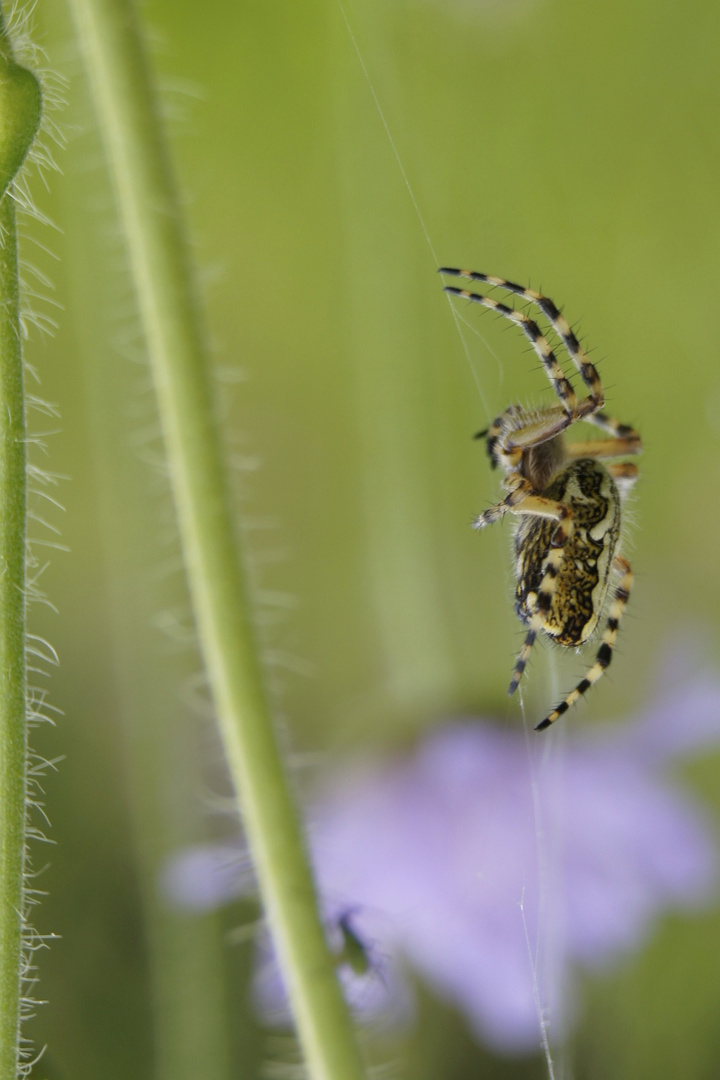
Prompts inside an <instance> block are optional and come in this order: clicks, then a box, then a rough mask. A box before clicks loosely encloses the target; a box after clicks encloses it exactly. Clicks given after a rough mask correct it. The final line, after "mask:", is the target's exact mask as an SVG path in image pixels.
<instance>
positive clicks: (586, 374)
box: [438, 266, 605, 416]
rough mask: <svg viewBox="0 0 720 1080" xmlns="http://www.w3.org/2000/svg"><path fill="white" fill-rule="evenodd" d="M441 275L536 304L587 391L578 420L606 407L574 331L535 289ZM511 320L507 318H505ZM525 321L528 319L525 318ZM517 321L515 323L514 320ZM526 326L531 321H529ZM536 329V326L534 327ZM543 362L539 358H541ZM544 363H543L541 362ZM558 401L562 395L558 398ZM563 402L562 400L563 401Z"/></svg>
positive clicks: (460, 273)
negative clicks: (473, 282)
mask: <svg viewBox="0 0 720 1080" xmlns="http://www.w3.org/2000/svg"><path fill="white" fill-rule="evenodd" d="M438 273H440V274H452V275H454V276H455V277H464V278H469V279H470V280H471V281H483V282H485V283H486V284H488V285H492V286H493V287H495V288H499V289H506V290H507V291H508V292H511V293H513V294H514V295H515V296H520V297H522V299H523V300H527V301H529V302H530V303H531V304H535V305H536V306H537V307H538V308H539V309H540V311H541V312H542V313H543V315H544V316H545V318H546V319H547V320H548V322H549V323H550V325H551V326H552V328H553V330H554V331H555V333H556V334H557V335H558V337H559V338H560V339H561V340H562V343H563V345H564V346H565V348H566V349H567V351H568V355H569V356H570V359H571V360H572V362H573V364H574V365H575V367H576V368H577V370H578V371H579V373H580V378H581V379H582V381H583V382H584V383H585V385H586V386H587V388H588V390H589V395H588V397H587V398H585V399H584V400H583V401H581V402H580V404H579V406H578V413H579V415H580V416H587V415H588V414H589V413H591V412H595V411H596V410H597V409H601V408H602V407H603V405H604V403H605V393H604V391H603V387H602V382H601V381H600V376H599V375H598V372H597V368H596V367H595V365H594V364H591V363H590V360H589V359H588V355H587V353H586V352H585V350H584V349H583V348H582V346H581V345H580V342H579V341H578V339H577V337H576V335H575V333H574V331H573V329H572V328H571V326H570V324H569V323H568V321H567V319H566V318H565V316H564V315H563V314H562V312H561V311H560V309H559V307H557V305H556V304H555V303H554V302H553V301H552V300H551V299H550V298H549V297H547V296H543V295H542V293H539V292H536V290H535V289H526V288H525V286H524V285H517V284H516V283H515V282H514V281H506V280H505V278H499V277H492V276H490V275H489V274H480V273H478V272H477V271H476V270H455V269H452V268H451V267H448V266H442V267H440V270H439V271H438ZM445 292H452V293H456V294H457V295H459V296H466V297H467V298H468V299H472V300H476V302H477V303H483V301H485V300H487V297H483V298H482V299H481V298H479V296H478V294H476V293H468V292H465V291H463V290H461V289H453V288H448V287H446V288H445ZM485 306H486V307H490V306H491V305H490V304H489V303H486V304H485ZM503 308H505V309H506V310H509V311H512V310H513V309H512V308H506V305H505V304H501V305H499V308H498V310H500V313H501V314H503V315H504V314H505V311H503V310H502V309H503ZM507 317H508V318H510V316H507ZM525 318H527V316H525ZM513 321H516V320H513ZM528 322H530V320H529V319H528ZM533 325H535V324H533ZM528 336H529V335H528ZM541 359H542V357H541ZM543 362H544V361H543ZM558 396H559V397H562V395H560V394H558ZM563 402H564V399H563Z"/></svg>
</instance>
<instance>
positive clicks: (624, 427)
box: [586, 412, 642, 454]
mask: <svg viewBox="0 0 720 1080" xmlns="http://www.w3.org/2000/svg"><path fill="white" fill-rule="evenodd" d="M586 419H587V421H588V423H589V424H595V426H596V427H599V428H602V429H603V431H608V432H609V433H610V434H611V435H614V436H615V438H616V439H630V440H632V441H633V442H637V445H638V449H637V450H634V451H633V453H636V454H639V453H640V451H641V450H642V443H641V441H640V436H639V435H638V433H637V431H636V430H635V428H634V427H631V426H630V424H621V423H620V421H619V420H615V419H614V417H612V416H608V415H607V413H604V412H594V413H593V414H592V416H588V417H587V418H586Z"/></svg>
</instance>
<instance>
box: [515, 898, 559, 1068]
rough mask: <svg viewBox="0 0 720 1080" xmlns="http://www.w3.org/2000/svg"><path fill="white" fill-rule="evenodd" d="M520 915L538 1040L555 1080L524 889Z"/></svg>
mask: <svg viewBox="0 0 720 1080" xmlns="http://www.w3.org/2000/svg"><path fill="white" fill-rule="evenodd" d="M520 915H521V917H522V924H523V932H524V934H525V944H526V945H527V951H528V960H529V961H530V970H531V971H532V981H533V997H534V999H535V1008H536V1009H537V1014H538V1020H539V1022H540V1038H541V1040H542V1047H543V1051H544V1053H545V1061H546V1063H547V1070H548V1076H549V1077H550V1080H555V1067H554V1064H553V1059H552V1053H551V1050H550V1040H549V1038H548V1026H547V1019H546V1017H545V1010H544V1009H543V1006H542V1001H541V1000H540V986H539V983H538V977H537V964H536V963H535V958H534V957H533V951H532V946H531V945H530V934H529V933H528V926H527V919H526V918H525V889H523V891H522V896H521V897H520Z"/></svg>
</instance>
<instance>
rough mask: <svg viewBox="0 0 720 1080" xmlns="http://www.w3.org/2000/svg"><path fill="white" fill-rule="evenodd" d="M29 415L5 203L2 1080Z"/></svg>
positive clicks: (12, 925) (20, 805) (14, 1019)
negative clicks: (26, 440) (24, 395)
mask: <svg viewBox="0 0 720 1080" xmlns="http://www.w3.org/2000/svg"><path fill="white" fill-rule="evenodd" d="M25 452H26V444H25V409H24V397H23V371H22V356H21V352H20V334H19V323H18V271H17V238H16V230H15V204H14V203H13V201H12V198H11V197H10V195H7V194H6V195H5V196H4V197H3V198H2V199H0V1080H15V1076H16V1074H17V1068H18V1063H19V1040H20V1013H21V997H22V986H21V982H22V966H23V932H24V929H25V897H24V871H25V788H26V769H27V731H26V722H25V713H26V692H25V502H26V461H25Z"/></svg>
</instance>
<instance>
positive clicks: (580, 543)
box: [515, 458, 620, 646]
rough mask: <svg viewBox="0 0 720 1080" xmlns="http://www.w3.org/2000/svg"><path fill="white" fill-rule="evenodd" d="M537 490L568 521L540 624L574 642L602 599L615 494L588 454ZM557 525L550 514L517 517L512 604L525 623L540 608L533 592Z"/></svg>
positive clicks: (584, 634)
mask: <svg viewBox="0 0 720 1080" xmlns="http://www.w3.org/2000/svg"><path fill="white" fill-rule="evenodd" d="M541 494H542V495H544V496H545V497H546V498H548V499H553V500H555V501H557V502H561V503H564V504H565V505H566V506H569V507H570V508H571V510H572V512H573V524H574V529H573V532H572V535H571V537H570V539H569V540H568V541H567V543H566V545H565V553H564V559H563V563H562V567H561V569H560V571H559V573H558V575H557V581H556V588H555V591H554V593H553V594H552V596H551V597H550V599H549V605H548V607H547V610H546V612H544V615H543V629H544V630H545V632H546V633H547V634H549V636H550V637H552V638H553V639H554V640H555V641H556V642H557V643H558V645H568V646H573V645H580V644H582V642H583V641H587V639H588V638H589V637H590V635H591V634H592V632H593V630H594V629H595V627H596V625H597V621H598V619H599V617H600V614H601V613H602V609H603V604H604V602H605V596H606V593H607V588H608V578H609V575H610V569H611V567H612V562H613V558H614V555H615V550H616V548H617V543H618V537H619V533H620V497H619V495H618V490H617V487H616V486H615V482H614V480H613V478H612V477H611V476H610V474H609V473H608V471H607V469H605V468H604V467H603V466H602V465H601V464H600V462H598V461H595V460H593V459H591V458H581V459H580V460H579V461H575V462H573V463H572V464H571V465H568V466H567V467H566V468H565V469H563V470H562V472H560V473H558V475H557V476H556V477H555V479H554V480H553V481H552V482H551V483H550V484H548V486H547V487H546V488H545V489H544V490H543V491H542V493H541ZM557 527H558V525H557V521H554V520H552V519H550V518H541V517H536V516H534V515H527V516H521V517H520V520H519V523H518V526H517V529H516V532H515V555H516V567H515V572H516V575H517V589H516V592H515V609H516V611H517V613H518V616H519V618H520V619H522V621H523V622H525V623H526V622H528V620H529V618H530V616H531V615H532V614H533V613H534V612H535V611H537V610H538V609H540V610H542V607H543V603H542V600H540V602H539V597H538V593H539V589H540V583H541V582H542V579H543V577H544V576H545V571H546V568H547V555H548V552H549V551H550V547H551V543H552V539H553V536H554V535H555V534H556V532H557Z"/></svg>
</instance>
